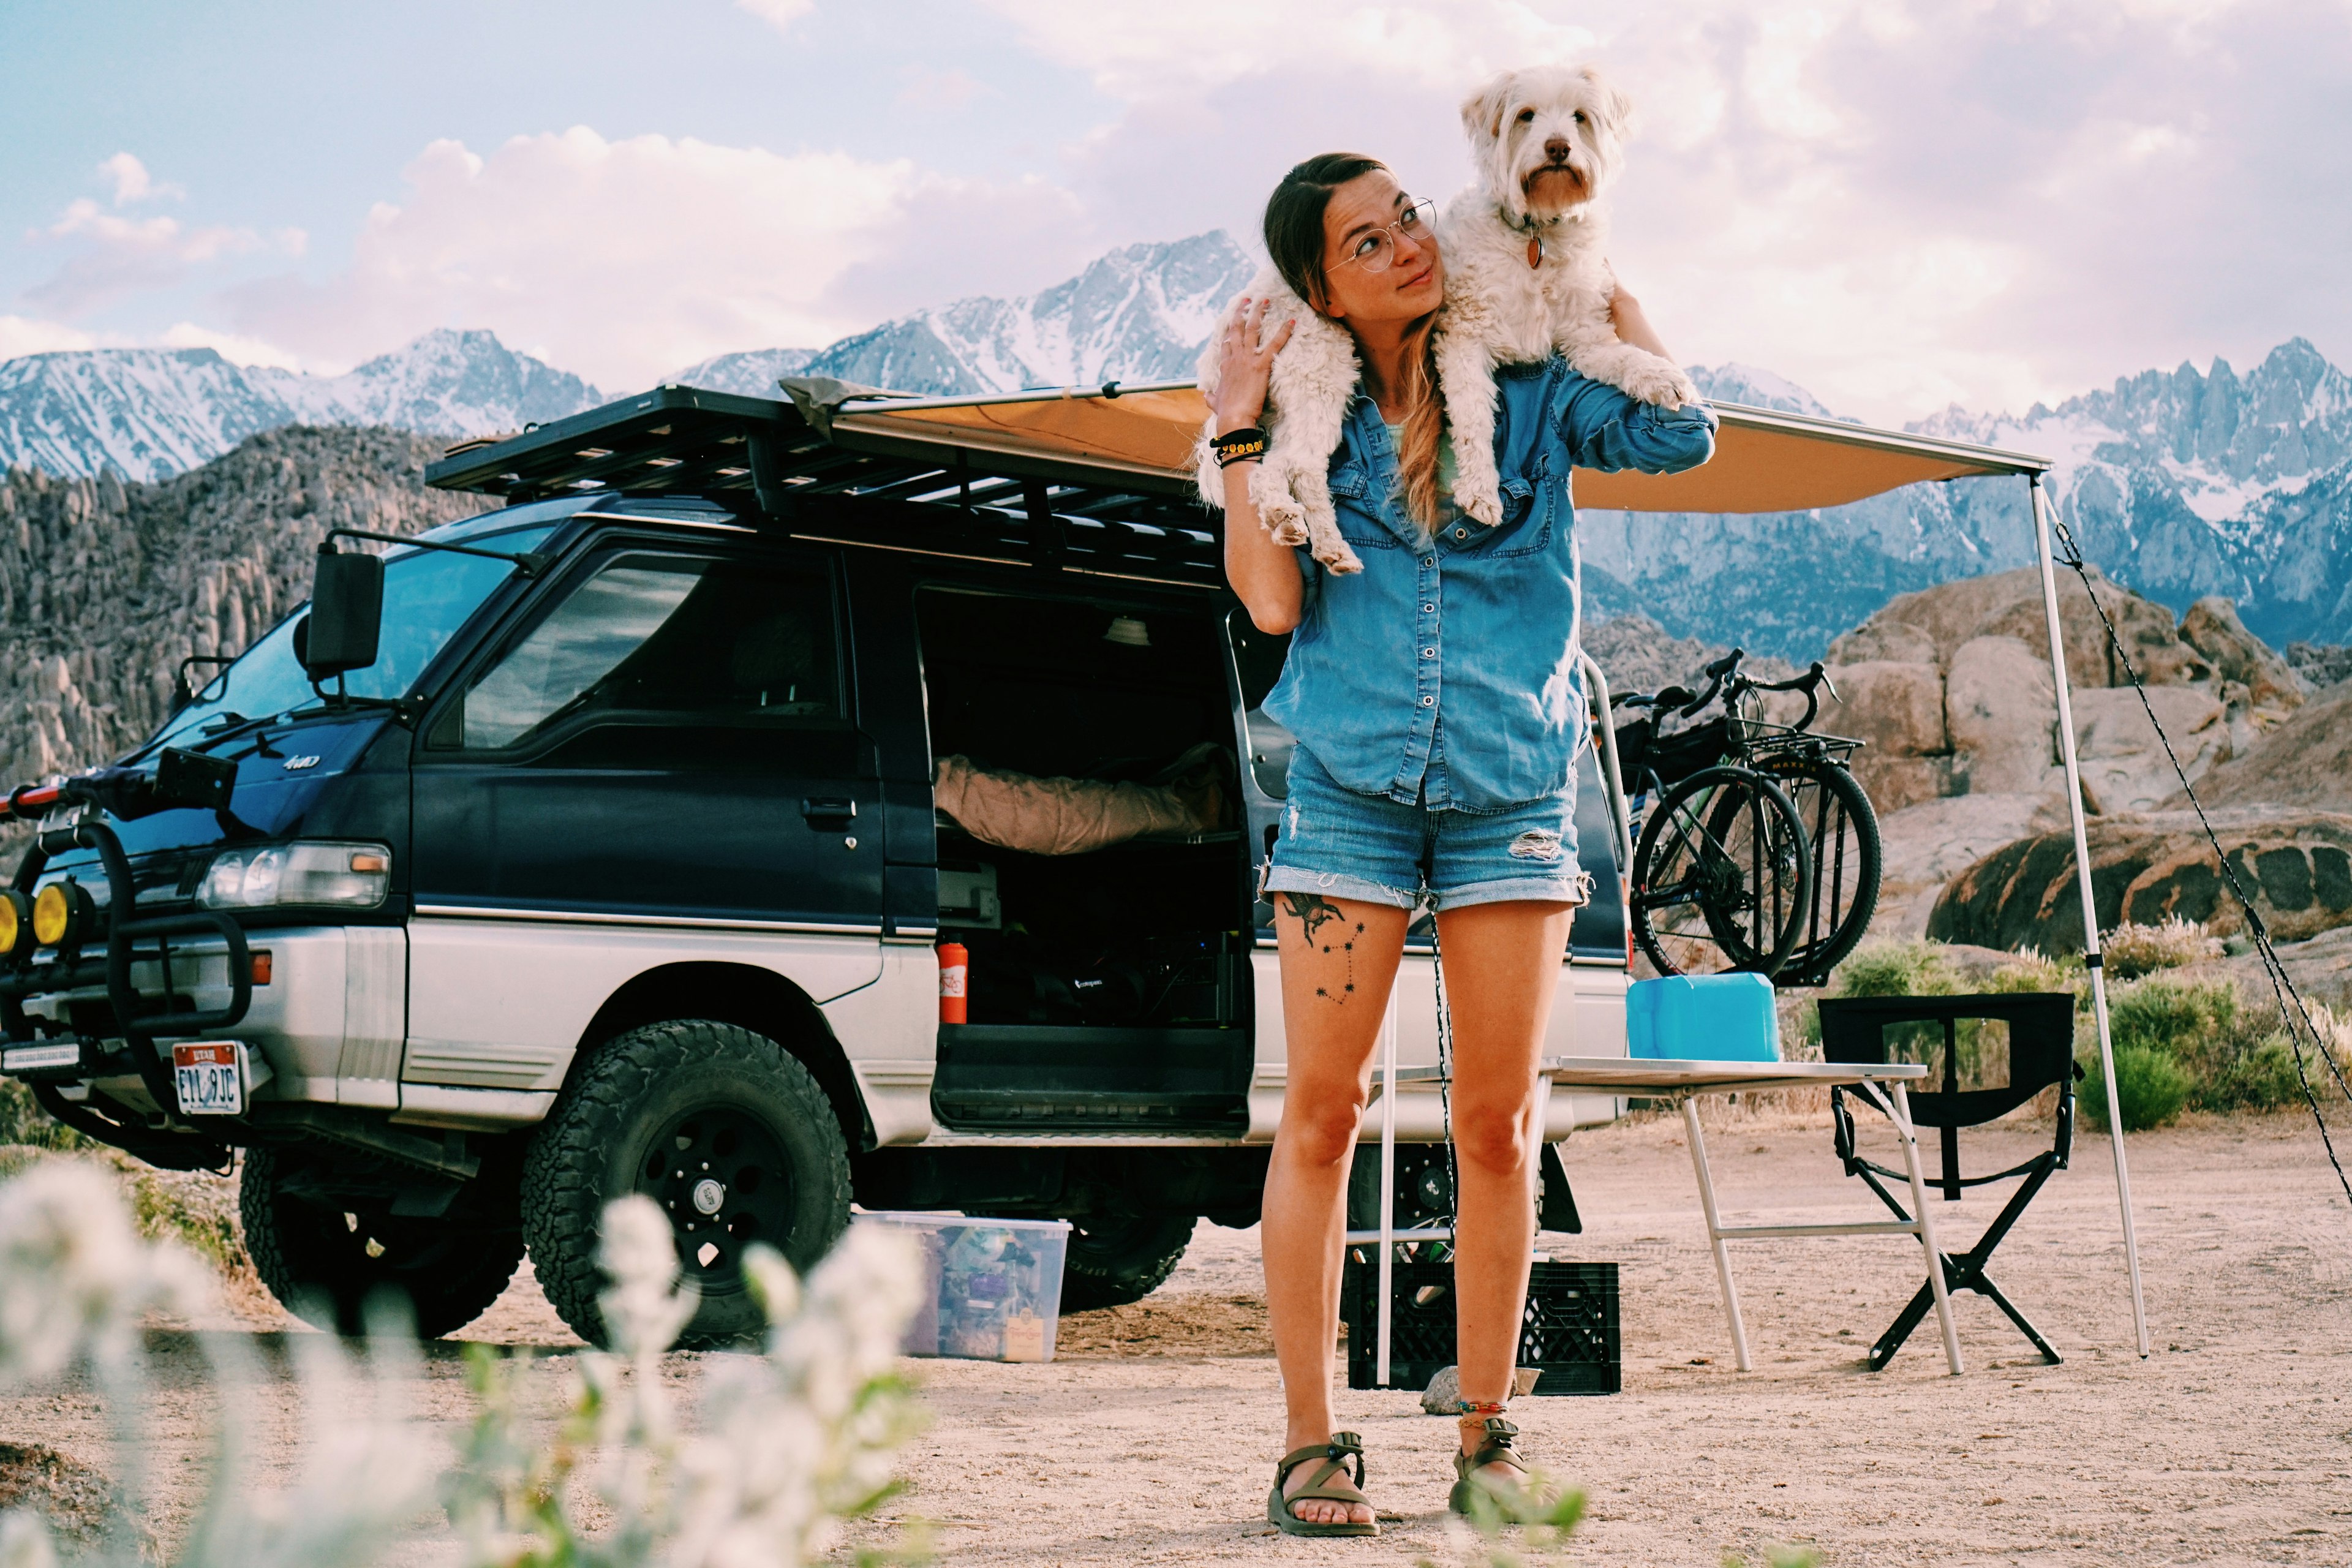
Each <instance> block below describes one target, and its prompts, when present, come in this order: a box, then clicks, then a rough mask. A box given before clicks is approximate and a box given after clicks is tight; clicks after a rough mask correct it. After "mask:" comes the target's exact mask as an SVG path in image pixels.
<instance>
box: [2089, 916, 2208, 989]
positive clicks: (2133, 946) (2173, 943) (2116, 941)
mask: <svg viewBox="0 0 2352 1568" xmlns="http://www.w3.org/2000/svg"><path fill="white" fill-rule="evenodd" d="M2099 951H2100V952H2101V953H2102V954H2104V955H2105V957H2104V962H2105V964H2106V966H2107V972H2108V973H2111V974H2113V975H2115V976H2116V978H2117V979H2119V980H2133V979H2137V978H2138V977H2139V976H2140V975H2143V974H2153V973H2156V972H2157V971H2158V970H2161V969H2179V968H2180V967H2181V966H2182V965H2183V964H2189V963H2197V962H2199V961H2200V960H2201V959H2208V958H2219V957H2221V938H2220V937H2217V936H2209V935H2208V934H2206V931H2205V928H2204V927H2203V926H2202V925H2200V924H2199V923H2198V922H2197V921H2190V920H2183V919H2182V918H2181V917H2180V916H2179V915H2168V916H2166V917H2165V918H2164V919H2163V920H2162V921H2159V922H2158V923H2157V924H2155V925H2152V926H2150V925H2137V924H2135V923H2133V922H2131V921H2125V922H2124V923H2123V924H2122V925H2119V926H2117V927H2116V929H2115V930H2113V931H2109V932H2108V933H2107V934H2106V936H2105V939H2104V940H2102V941H2101V942H2100V943H2099Z"/></svg>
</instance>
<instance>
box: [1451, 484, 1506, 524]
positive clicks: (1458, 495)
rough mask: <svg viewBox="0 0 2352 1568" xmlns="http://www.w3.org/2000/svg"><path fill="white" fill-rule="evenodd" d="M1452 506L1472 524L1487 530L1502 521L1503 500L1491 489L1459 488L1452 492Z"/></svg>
mask: <svg viewBox="0 0 2352 1568" xmlns="http://www.w3.org/2000/svg"><path fill="white" fill-rule="evenodd" d="M1454 505H1455V506H1458V507H1460V508H1461V509H1462V511H1463V515H1464V516H1465V517H1467V518H1469V519H1470V520H1471V521H1473V522H1477V523H1483V524H1485V525H1486V527H1488V528H1492V527H1494V526H1495V525H1496V523H1498V522H1500V521H1503V498H1502V496H1501V494H1500V493H1498V492H1497V491H1496V490H1495V489H1492V488H1489V487H1476V488H1474V487H1472V486H1470V485H1463V486H1460V487H1458V488H1457V489H1455V490H1454Z"/></svg>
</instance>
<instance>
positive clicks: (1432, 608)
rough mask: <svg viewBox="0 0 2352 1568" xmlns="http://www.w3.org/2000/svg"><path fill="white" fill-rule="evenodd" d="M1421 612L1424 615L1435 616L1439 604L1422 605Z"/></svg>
mask: <svg viewBox="0 0 2352 1568" xmlns="http://www.w3.org/2000/svg"><path fill="white" fill-rule="evenodd" d="M1421 613H1422V614H1423V615H1424V616H1433V615H1435V614H1437V606H1436V605H1423V606H1422V607H1421Z"/></svg>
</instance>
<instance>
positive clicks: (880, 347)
mask: <svg viewBox="0 0 2352 1568" xmlns="http://www.w3.org/2000/svg"><path fill="white" fill-rule="evenodd" d="M1255 269H1256V268H1255V263H1254V262H1252V261H1251V260H1250V258H1249V256H1248V254H1247V253H1246V252H1244V250H1243V249H1242V247H1240V246H1238V245H1235V244H1234V241H1233V238H1232V237H1231V236H1229V235H1227V234H1226V233H1225V232H1224V231H1223V230H1222V229H1219V230H1217V231H1215V232H1213V233H1210V234H1202V235H1195V236H1193V237H1192V238H1190V239H1179V240H1172V241H1170V242H1168V243H1166V244H1159V245H1130V246H1128V247H1125V248H1124V249H1120V250H1114V251H1112V252H1111V253H1110V254H1109V255H1108V256H1105V257H1102V258H1099V259H1098V260H1097V261H1095V262H1093V263H1091V264H1090V265H1089V266H1088V267H1087V269H1086V270H1085V271H1083V272H1081V273H1079V274H1078V275H1077V276H1076V278H1072V279H1066V281H1064V282H1060V283H1056V284H1055V285H1054V287H1052V288H1050V289H1045V290H1043V291H1041V292H1039V293H1035V294H1031V295H1027V296H1024V298H1021V299H1018V300H992V299H987V298H984V297H983V298H980V299H972V300H957V301H956V302H955V303H954V304H952V305H947V306H942V307H940V308H939V309H937V310H919V311H917V312H916V313H915V314H913V315H911V316H902V317H900V318H899V319H898V320H897V321H887V322H885V323H883V324H882V325H881V326H878V327H877V328H875V329H874V330H873V331H870V332H860V333H858V334H857V335H856V336H855V337H849V338H844V339H842V340H841V342H837V343H835V344H833V345H832V346H831V347H829V348H825V349H822V350H819V351H818V352H817V353H814V354H812V355H810V356H809V357H808V359H807V360H806V362H805V363H803V366H802V367H801V369H800V370H798V371H795V372H788V373H785V374H808V375H830V376H834V377H836V378H838V379H840V380H842V381H849V382H856V383H858V384H862V385H866V386H887V387H888V388H890V389H891V390H893V391H898V392H919V393H928V394H930V395H934V396H950V395H956V394H959V393H975V392H1014V391H1018V390H1020V389H1021V388H1023V387H1025V386H1071V385H1076V384H1097V383H1100V382H1105V381H1175V380H1180V379H1183V378H1186V377H1189V376H1191V375H1192V372H1193V369H1194V362H1195V361H1196V360H1198V358H1199V357H1200V353H1201V345H1202V343H1203V342H1207V341H1208V337H1209V331H1210V329H1211V328H1212V327H1213V326H1214V325H1215V323H1216V320H1217V316H1218V313H1219V312H1220V311H1222V310H1223V309H1224V307H1225V302H1226V301H1227V300H1231V299H1232V298H1233V297H1234V295H1235V294H1237V293H1239V292H1240V291H1241V289H1242V287H1243V286H1244V284H1246V283H1247V282H1248V281H1249V279H1250V274H1251V273H1252V272H1254V271H1255Z"/></svg>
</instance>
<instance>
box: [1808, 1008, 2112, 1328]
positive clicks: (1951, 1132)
mask: <svg viewBox="0 0 2352 1568" xmlns="http://www.w3.org/2000/svg"><path fill="white" fill-rule="evenodd" d="M2062 1008H2063V1011H2062ZM1821 1009H1822V1055H1823V1056H1824V1057H1825V1058H1828V1059H1829V1060H1832V1061H1846V1062H1865V1061H1866V1062H1870V1063H1873V1064H1879V1063H1884V1062H1885V1060H1886V1059H1887V1053H1886V1036H1885V1030H1886V1027H1887V1026H1888V1025H1891V1024H1934V1023H1941V1024H1942V1025H1943V1026H1944V1071H1943V1082H1942V1084H1941V1085H1940V1086H1939V1087H1938V1088H1937V1089H1934V1090H1926V1089H1923V1090H1921V1091H1919V1092H1917V1093H1916V1094H1914V1095H1913V1096H1912V1097H1911V1107H1912V1117H1913V1120H1914V1121H1915V1122H1916V1123H1917V1124H1918V1125H1920V1126H1923V1127H1934V1128H1937V1129H1938V1130H1939V1131H1940V1133H1941V1139H1940V1142H1941V1145H1942V1155H1943V1159H1942V1171H1941V1173H1940V1177H1939V1179H1938V1180H1937V1182H1936V1183H1935V1185H1937V1186H1938V1187H1940V1188H1942V1189H1943V1196H1944V1201H1945V1202H1946V1203H1958V1201H1959V1200H1960V1194H1961V1192H1962V1191H1963V1190H1964V1189H1966V1188H1969V1187H1981V1186H1987V1185H1990V1184H1992V1183H1994V1182H2005V1181H2009V1180H2011V1179H2012V1178H2014V1177H2020V1176H2021V1177H2023V1178H2024V1181H2023V1184H2021V1185H2020V1186H2019V1188H2018V1189H2017V1191H2016V1192H2015V1193H2013V1194H2011V1196H2010V1199H2009V1202H2008V1203H2007V1204H2006V1205H2003V1206H2002V1208H2001V1211H2000V1214H1999V1215H1995V1216H1994V1218H1993V1222H1992V1224H1991V1225H1990V1226H1986V1227H1985V1230H1984V1233H1983V1234H1982V1235H1981V1236H1979V1237H1978V1238H1977V1242H1976V1245H1975V1246H1974V1247H1970V1248H1969V1249H1968V1250H1967V1251H1966V1252H1960V1253H1939V1254H1938V1255H1937V1256H1938V1257H1939V1258H1940V1259H1941V1261H1942V1263H1943V1268H1944V1284H1945V1289H1946V1291H1947V1293H1948V1294H1956V1293H1958V1292H1959V1291H1962V1290H1973V1291H1975V1292H1976V1293H1977V1294H1978V1295H1979V1296H1983V1297H1985V1298H1987V1299H1989V1300H1990V1301H1991V1302H1992V1304H1993V1305H1994V1306H1996V1307H1998V1308H2000V1310H2001V1311H2002V1312H2003V1313H2004V1314H2005V1315H2006V1316H2007V1317H2008V1319H2009V1321H2011V1322H2012V1323H2015V1324H2016V1325H2017V1327H2018V1329H2019V1331H2021V1332H2022V1333H2023V1334H2024V1335H2025V1337H2026V1338H2027V1339H2028V1340H2030V1341H2032V1344H2033V1348H2034V1349H2035V1350H2037V1351H2039V1352H2042V1359H2043V1360H2044V1361H2045V1362H2048V1363H2052V1364H2053V1365H2055V1364H2057V1363H2060V1362H2062V1361H2063V1359H2064V1358H2063V1357H2062V1356H2061V1355H2059V1353H2058V1352H2057V1351H2056V1350H2055V1349H2053V1348H2052V1346H2051V1343H2050V1342H2049V1340H2047V1339H2046V1338H2044V1337H2043V1335H2042V1331H2041V1330H2039V1329H2037V1328H2035V1327H2034V1326H2033V1323H2032V1320H2031V1319H2029V1318H2027V1317H2026V1315H2025V1314H2024V1312H2022V1311H2021V1310H2019V1308H2018V1306H2017V1304H2016V1303H2015V1302H2014V1301H2011V1300H2010V1299H2009V1297H2008V1296H2007V1295H2005V1294H2004V1293H2003V1292H2002V1291H2001V1289H2000V1286H1998V1285H1996V1284H1994V1283H1993V1281H1992V1279H1991V1278H1990V1276H1989V1275H1988V1274H1987V1273H1986V1272H1985V1268H1986V1265H1987V1263H1988V1262H1990V1259H1991V1258H1992V1255H1993V1252H1994V1250H1995V1249H1996V1248H1997V1247H2000V1244H2001V1242H2002V1241H2003V1240H2004V1239H2006V1238H2007V1237H2008V1235H2009V1233H2010V1230H2011V1228H2012V1227H2013V1226H2015V1225H2016V1224H2017V1222H2018V1220H2019V1219H2020V1218H2021V1216H2022V1215H2024V1213H2025V1210H2026V1208H2027V1206H2028V1205H2031V1204H2032V1202H2033V1200H2034V1198H2035V1197H2036V1196H2037V1195H2039V1194H2040V1193H2041V1191H2042V1187H2043V1186H2044V1185H2045V1184H2047V1183H2048V1182H2049V1180H2050V1178H2051V1177H2052V1176H2053V1175H2055V1174H2056V1173H2058V1172H2060V1171H2063V1170H2064V1169H2065V1168H2066V1165H2067V1162H2068V1160H2069V1159H2070V1157H2071V1156H2072V1154H2073V1152H2074V1080H2075V1079H2078V1078H2080V1077H2081V1076H2082V1072H2083V1069H2082V1068H2081V1067H2079V1066H2078V1065H2076V1064H2075V1063H2074V998H2073V997H2072V996H2070V995H2067V994H2063V993H2061V992H2023V993H2007V994H1974V995H1963V996H1868V997H1838V998H1832V999H1827V1000H1824V1001H1823V1002H1822V1004H1821ZM1963 1018H1970V1019H1980V1020H1986V1021H1996V1020H1997V1021H2000V1022H2005V1023H2007V1024H2009V1025H2010V1026H2011V1031H2012V1032H2011V1063H2012V1082H2011V1084H2010V1086H2009V1087H2007V1088H2004V1089H1961V1088H1960V1087H1959V1061H1958V1050H1957V1049H1956V1047H1957V1045H1958V1024H1959V1020H1961V1019H1963ZM2021 1026H2025V1027H2027V1028H2034V1027H2037V1026H2038V1027H2039V1028H2040V1029H2041V1030H2042V1031H2046V1034H2045V1036H2044V1037H2043V1039H2042V1042H2041V1049H2042V1051H2044V1052H2046V1053H2049V1054H2056V1053H2057V1052H2059V1051H2063V1065H2061V1066H2059V1067H2058V1068H2057V1069H2056V1075H2055V1077H2054V1078H2053V1077H2050V1076H2039V1077H2036V1078H2035V1079H2034V1081H2033V1082H2032V1085H2031V1086H2030V1087H2028V1088H2026V1089H2022V1090H2020V1089H2018V1087H2017V1085H2016V1084H2015V1082H2014V1064H2015V1061H2016V1053H2017V1050H2018V1044H2019V1038H2020V1036H2019V1030H2020V1027H2021ZM2062 1042H2063V1044H2062ZM2046 1067H2047V1064H2046V1063H2045V1068H2046ZM2053 1082H2054V1083H2056V1084H2057V1086H2058V1107H2057V1115H2056V1121H2057V1128H2056V1131H2055V1134H2054V1136H2053V1139H2052V1141H2051V1147H2050V1148H2048V1149H2046V1150H2044V1151H2042V1152H2041V1153H2038V1154H2036V1155H2034V1156H2033V1158H2032V1159H2030V1160H2027V1161H2025V1162H2023V1163H2021V1164H2017V1165H2012V1166H2011V1167H2010V1168H2009V1169H2007V1170H2005V1171H1996V1172H1993V1173H1990V1175H1983V1176H1963V1175H1961V1173H1960V1152H1959V1129H1960V1128H1962V1127H1980V1126H1983V1125H1985V1124H1986V1123H1987V1122H1990V1121H1992V1120H1994V1119H1995V1118H1996V1117H1999V1116H2002V1115H2005V1114H2007V1113H2008V1112H2009V1111H2010V1110H2015V1109H2016V1108H2017V1107H2018V1106H2021V1105H2022V1104H2024V1103H2025V1102H2026V1101H2027V1100H2032V1098H2033V1097H2034V1096H2035V1095H2038V1094H2040V1093H2041V1092H2042V1090H2043V1089H2047V1088H2049V1087H2050V1086H2051V1084H2052V1083H2053ZM1873 1104H1874V1106H1875V1104H1876V1102H1875V1101H1873ZM1878 1109H1884V1108H1883V1107H1878ZM1830 1112H1831V1116H1832V1121H1833V1124H1834V1138H1835V1142H1836V1148H1837V1155H1838V1159H1839V1161H1840V1162H1841V1163H1843V1165H1844V1166H1845V1173H1846V1174H1847V1175H1849V1176H1859V1177H1861V1178H1862V1179H1863V1181H1864V1183H1866V1184H1868V1185H1869V1187H1870V1190H1871V1191H1872V1192H1874V1193H1876V1194H1878V1197H1879V1201H1880V1202H1882V1203H1884V1204H1885V1205H1886V1206H1887V1207H1888V1208H1889V1209H1890V1210H1892V1211H1893V1212H1894V1213H1895V1215H1896V1217H1897V1218H1900V1219H1904V1220H1909V1219H1910V1218H1911V1217H1912V1216H1911V1214H1910V1212H1909V1211H1908V1210H1907V1209H1906V1208H1905V1207H1904V1205H1903V1204H1902V1202H1901V1201H1900V1200H1899V1199H1898V1198H1896V1196H1895V1194H1894V1193H1893V1192H1891V1191H1889V1190H1888V1188H1887V1186H1886V1184H1885V1181H1883V1180H1881V1178H1882V1177H1892V1178H1894V1179H1895V1180H1898V1181H1900V1180H1904V1179H1905V1175H1906V1173H1904V1172H1902V1171H1898V1170H1895V1169H1892V1168H1891V1167H1888V1166H1885V1165H1881V1164H1878V1163H1874V1162H1873V1161H1870V1160H1866V1159H1864V1158H1863V1157H1862V1155H1861V1154H1860V1153H1859V1152H1857V1149H1856V1146H1855V1138H1854V1121H1853V1110H1851V1109H1849V1107H1848V1106H1847V1104H1846V1100H1845V1096H1844V1093H1843V1090H1841V1089H1831V1090H1830ZM1933 1306H1934V1302H1933V1300H1932V1298H1931V1294H1930V1292H1929V1291H1928V1289H1927V1287H1925V1286H1922V1287H1921V1288H1920V1289H1919V1290H1918V1291H1917V1293H1916V1294H1915V1295H1914V1296H1913V1297H1912V1298H1911V1300H1910V1302H1909V1303H1908V1304H1907V1305H1906V1307H1905V1308H1904V1309H1903V1310H1902V1312H1901V1313H1900V1314H1899V1315H1897V1316H1896V1318H1895V1321H1894V1322H1893V1323H1891V1324H1889V1325H1888V1326H1887V1329H1886V1331H1885V1333H1883V1334H1881V1335H1879V1337H1878V1340H1877V1342H1876V1343H1874V1344H1873V1345H1872V1346H1871V1348H1870V1369H1871V1370H1872V1371H1873V1372H1878V1371H1882V1370H1884V1369H1885V1366H1886V1364H1887V1363H1889V1362H1891V1361H1893V1360H1894V1359H1895V1352H1896V1351H1898V1350H1900V1349H1902V1348H1903V1342H1904V1341H1906V1339H1908V1338H1910V1336H1911V1331H1913V1330H1914V1329H1916V1328H1917V1327H1918V1326H1919V1324H1920V1323H1921V1321H1924V1320H1925V1319H1926V1317H1927V1313H1928V1311H1929V1310H1931V1309H1932V1307H1933Z"/></svg>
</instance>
